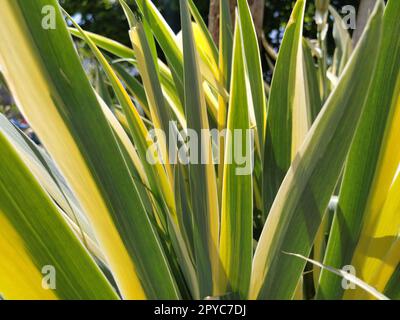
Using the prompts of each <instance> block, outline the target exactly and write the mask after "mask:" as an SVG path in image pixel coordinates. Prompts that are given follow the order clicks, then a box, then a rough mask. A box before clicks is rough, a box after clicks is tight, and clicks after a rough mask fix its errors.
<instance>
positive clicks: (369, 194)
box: [319, 1, 400, 299]
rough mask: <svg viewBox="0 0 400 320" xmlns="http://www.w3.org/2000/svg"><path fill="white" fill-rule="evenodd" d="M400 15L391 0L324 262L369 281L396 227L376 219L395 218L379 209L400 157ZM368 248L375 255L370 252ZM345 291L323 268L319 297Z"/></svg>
mask: <svg viewBox="0 0 400 320" xmlns="http://www.w3.org/2000/svg"><path fill="white" fill-rule="evenodd" d="M399 18H400V6H399V3H398V1H390V2H389V4H388V6H387V8H386V10H385V16H384V27H383V28H384V30H383V33H384V34H385V37H384V39H383V40H382V44H381V46H380V49H379V56H378V66H377V69H376V72H375V74H373V75H371V78H372V81H373V82H372V85H371V89H370V91H369V93H368V97H367V106H366V109H365V112H364V113H363V115H362V117H361V120H360V126H359V128H358V129H357V134H356V136H355V140H354V143H353V145H352V148H351V150H350V154H349V159H348V161H347V165H346V168H345V173H344V177H343V182H342V187H341V190H340V195H339V205H338V210H337V212H336V216H335V218H334V222H333V227H332V230H331V236H330V239H329V243H328V248H327V253H326V257H325V260H324V263H325V264H328V265H331V266H333V267H335V268H341V267H342V266H344V265H349V264H351V265H353V266H354V267H355V268H356V270H357V275H358V277H360V278H361V279H363V280H364V281H366V282H368V283H371V276H372V274H373V272H372V270H373V265H375V266H376V262H377V261H376V262H373V260H375V259H384V256H385V254H386V252H387V250H388V247H387V246H388V245H390V240H389V238H390V237H391V236H394V235H397V232H398V230H397V229H396V228H395V229H396V230H392V231H391V232H388V233H384V234H380V232H379V231H378V230H379V229H377V228H378V226H377V221H378V219H379V221H381V222H380V223H382V224H386V223H388V221H391V222H390V223H393V224H391V225H392V226H393V227H394V224H395V221H392V218H390V217H391V215H390V214H389V216H385V215H383V214H382V213H381V209H382V207H383V205H384V202H385V199H386V197H387V193H388V191H389V188H390V186H391V184H392V181H393V177H394V175H395V173H396V170H397V167H398V164H399V162H400V150H399V148H398V139H399V133H398V129H399V128H398V123H399V120H400V110H399V109H400V108H398V101H397V99H398V98H397V97H398V96H399V93H400V87H399V83H400V80H399V79H400V77H399V71H400V67H399V66H400V40H399V39H398V37H396V36H395V34H396V32H394V31H396V29H397V30H398V31H399V32H400V27H399V26H398V24H397V21H398V19H399ZM375 230H376V232H377V233H376V234H375ZM383 236H386V237H388V238H387V239H388V241H383V239H382V240H379V238H381V237H383ZM374 239H376V240H374ZM378 243H381V245H380V246H381V247H380V248H379V249H378V248H376V245H377V244H378ZM374 247H375V249H374ZM368 248H369V249H368ZM367 252H368V254H373V257H368V256H367V254H366V253H367ZM369 268H372V269H370V270H368V269H369ZM367 270H368V271H367ZM371 284H372V283H371ZM351 291H352V292H353V291H357V290H351ZM354 293H356V292H354ZM343 294H344V292H343V290H342V287H341V286H340V283H339V282H338V281H337V279H336V278H332V276H330V275H329V274H325V273H324V272H322V275H321V286H320V290H319V297H327V298H333V299H336V298H340V297H342V295H343ZM346 295H350V292H349V293H347V294H346Z"/></svg>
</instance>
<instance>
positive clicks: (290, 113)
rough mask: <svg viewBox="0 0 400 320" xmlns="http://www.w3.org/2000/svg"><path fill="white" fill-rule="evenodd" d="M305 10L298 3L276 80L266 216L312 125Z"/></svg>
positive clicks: (268, 142)
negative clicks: (307, 93)
mask: <svg viewBox="0 0 400 320" xmlns="http://www.w3.org/2000/svg"><path fill="white" fill-rule="evenodd" d="M304 10H305V1H304V0H298V1H297V2H296V5H295V7H294V8H293V12H292V15H291V17H290V20H289V23H288V24H287V26H286V31H285V35H284V37H283V40H282V44H281V48H280V50H279V54H278V59H277V62H276V65H275V71H274V74H273V78H272V84H271V93H270V97H269V101H268V118H267V132H266V138H265V139H266V142H265V149H264V152H265V154H264V168H263V174H264V178H263V184H264V186H263V197H264V199H263V200H264V206H265V207H264V217H266V216H267V215H268V212H269V210H270V208H271V205H272V202H273V201H274V199H275V196H276V193H277V192H278V189H279V187H280V185H281V183H282V181H283V178H284V177H285V174H286V172H287V170H288V169H289V167H290V164H291V162H292V159H293V157H294V156H295V154H296V152H297V150H298V148H299V147H300V145H301V143H302V142H303V139H304V137H305V135H306V133H307V131H308V128H309V125H310V115H309V114H308V113H309V109H308V107H307V105H306V97H305V88H304V83H305V81H304V74H303V59H302V32H303V18H304Z"/></svg>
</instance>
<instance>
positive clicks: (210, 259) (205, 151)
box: [180, 0, 219, 298]
mask: <svg viewBox="0 0 400 320" xmlns="http://www.w3.org/2000/svg"><path fill="white" fill-rule="evenodd" d="M180 12H181V23H182V38H183V55H184V74H185V76H184V85H185V112H186V117H187V125H188V128H190V129H192V130H194V131H195V132H196V134H197V136H198V137H202V133H201V130H202V129H203V130H204V129H208V128H209V125H208V118H207V109H206V103H205V98H204V92H203V89H202V79H201V75H200V68H199V62H198V58H197V52H196V44H195V41H194V36H193V30H192V22H191V19H190V14H189V8H188V4H187V1H186V0H180ZM198 149H199V150H198V156H199V159H197V162H198V163H197V164H196V163H193V162H192V163H190V164H189V183H190V194H191V203H192V210H193V241H194V256H195V261H196V268H197V278H198V282H199V286H200V295H201V297H202V298H204V297H206V296H212V295H213V293H214V290H217V289H216V287H217V285H216V277H217V267H218V230H219V209H218V198H217V186H216V177H215V171H214V166H213V164H212V151H211V143H210V141H204V143H199V148H198ZM201 155H208V156H207V158H206V164H203V163H202V161H201V159H200V158H201Z"/></svg>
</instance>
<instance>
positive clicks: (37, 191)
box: [0, 132, 118, 299]
mask: <svg viewBox="0 0 400 320" xmlns="http://www.w3.org/2000/svg"><path fill="white" fill-rule="evenodd" d="M0 148H1V153H0V163H1V170H0V223H1V229H0V287H1V291H2V294H3V295H4V298H6V299H117V298H118V297H117V295H116V293H115V292H114V290H113V289H112V287H111V286H110V284H109V283H108V282H107V280H106V278H105V277H104V275H103V274H102V273H101V271H100V269H99V268H98V267H97V265H96V264H95V263H94V261H93V260H92V258H91V257H90V255H89V253H88V252H87V251H86V249H85V248H84V247H83V246H82V244H81V243H80V241H79V240H78V238H77V237H76V236H75V235H74V233H73V232H72V230H71V229H70V228H69V225H68V224H67V223H66V221H65V220H64V219H63V217H62V215H61V214H60V212H59V210H58V209H57V207H56V205H55V204H54V203H53V202H52V201H51V199H50V198H49V197H48V195H47V194H46V192H45V191H44V190H43V189H42V188H41V186H40V185H39V183H38V182H37V181H36V179H35V178H34V176H33V175H32V173H31V172H30V171H29V169H28V167H27V166H26V165H25V164H24V163H23V162H22V160H21V158H20V156H19V154H18V152H17V151H16V150H15V149H14V148H13V147H12V145H11V144H10V141H8V140H7V138H6V136H5V135H4V134H3V133H2V132H0ZM50 267H51V268H54V269H50ZM49 270H50V271H49ZM52 272H54V274H53V275H54V279H53V281H54V284H53V285H54V286H55V288H53V289H54V290H53V289H50V288H49V289H46V287H43V284H42V283H47V282H46V279H45V276H46V275H50V276H51V275H52Z"/></svg>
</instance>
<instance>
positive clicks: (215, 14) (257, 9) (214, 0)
mask: <svg viewBox="0 0 400 320" xmlns="http://www.w3.org/2000/svg"><path fill="white" fill-rule="evenodd" d="M247 1H248V3H249V6H250V10H251V13H252V15H253V19H254V25H255V28H256V31H257V36H258V38H259V39H260V40H261V35H262V32H263V21H264V9H265V0H247ZM219 3H220V0H210V12H209V15H208V29H209V30H210V32H211V35H212V37H213V39H214V41H215V43H218V39H219ZM229 4H230V8H231V16H232V20H233V21H234V16H235V7H236V0H229Z"/></svg>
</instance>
